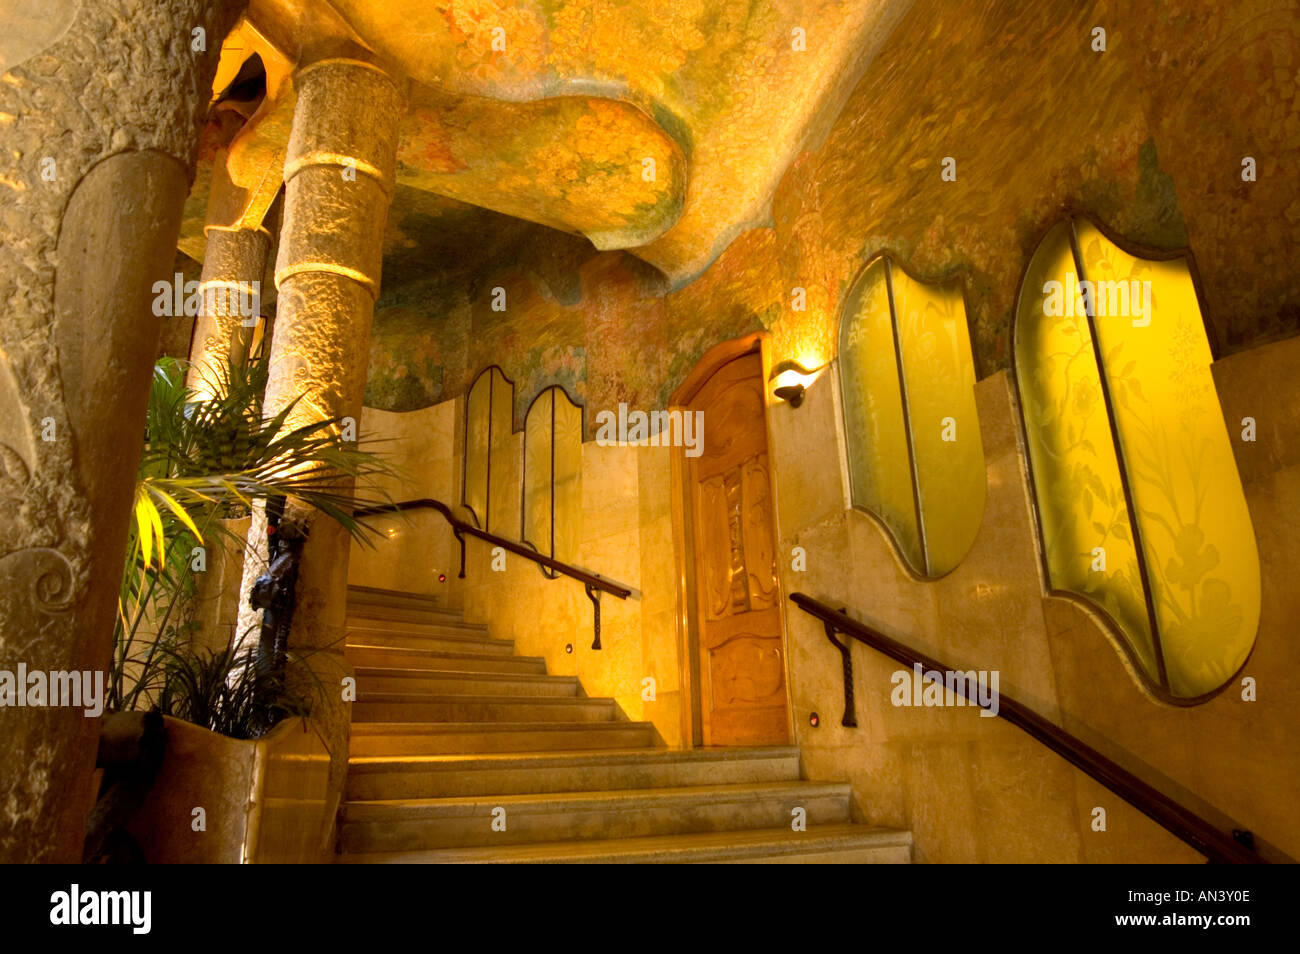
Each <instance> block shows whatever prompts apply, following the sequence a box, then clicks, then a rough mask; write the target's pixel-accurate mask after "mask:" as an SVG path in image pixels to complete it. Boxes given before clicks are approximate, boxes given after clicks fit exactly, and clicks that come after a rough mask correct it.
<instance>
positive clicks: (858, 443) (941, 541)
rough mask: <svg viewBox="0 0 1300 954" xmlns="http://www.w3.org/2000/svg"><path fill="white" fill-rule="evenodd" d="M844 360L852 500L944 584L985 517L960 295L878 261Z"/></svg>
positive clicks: (848, 313) (843, 335)
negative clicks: (942, 580) (878, 520)
mask: <svg viewBox="0 0 1300 954" xmlns="http://www.w3.org/2000/svg"><path fill="white" fill-rule="evenodd" d="M891 293H892V298H891ZM895 325H896V326H897V335H895ZM839 357H840V387H841V390H842V393H843V398H844V431H845V438H846V444H847V447H848V458H849V461H848V463H849V478H850V484H851V491H852V497H853V504H854V506H855V507H859V508H861V509H863V510H866V511H868V512H870V513H872V514H874V515H875V516H876V517H878V518H879V519H880V521H881V522H882V523H883V524H884V525H885V527H886V528H887V529H888V530H889V532H890V534H891V535H892V537H893V539H894V542H895V544H896V546H897V547H898V550H899V553H900V554H901V555H902V557H903V559H904V561H905V562H906V563H907V564H908V566H910V567H911V568H912V569H913V570H914V571H915V572H917V573H918V574H921V575H924V576H932V577H934V576H942V575H943V574H945V573H947V572H949V571H950V570H952V569H953V568H954V567H956V566H957V564H958V563H960V562H961V560H962V558H963V557H964V556H965V555H966V553H967V551H968V550H969V549H970V547H971V544H972V543H973V542H974V540H975V535H976V533H977V532H978V530H979V524H980V520H981V519H982V516H983V513H984V496H985V479H984V470H985V468H984V449H983V442H982V440H981V437H980V430H979V418H978V416H977V413H976V409H975V391H974V385H975V369H974V363H973V359H972V355H971V348H970V333H969V330H968V328H967V324H966V309H965V304H964V302H963V300H962V295H961V291H960V289H959V288H958V287H957V286H955V285H951V286H937V285H929V284H926V283H923V282H918V281H916V280H914V279H912V278H910V277H909V276H908V275H907V274H906V273H904V272H903V271H902V269H898V268H893V267H892V266H891V265H890V263H889V262H888V261H887V260H886V259H884V258H879V259H877V260H876V261H874V262H873V263H871V264H870V265H869V266H868V267H867V268H866V270H865V271H864V272H863V273H862V276H861V278H859V280H858V282H857V284H856V285H855V286H854V288H853V290H852V291H851V292H850V294H849V298H848V302H847V304H846V307H845V311H844V318H843V320H842V323H841V325H840V352H839Z"/></svg>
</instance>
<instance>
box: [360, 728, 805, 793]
mask: <svg viewBox="0 0 1300 954" xmlns="http://www.w3.org/2000/svg"><path fill="white" fill-rule="evenodd" d="M355 708H356V707H355V706H354V707H353V709H354V711H355ZM798 778H799V750H798V748H795V747H793V746H786V747H781V748H736V749H691V750H686V751H680V750H671V749H638V750H630V751H618V750H614V751H602V752H560V753H554V752H535V753H526V754H522V755H456V756H446V755H443V756H380V757H374V758H353V759H352V760H351V762H350V764H349V766H348V781H347V797H348V798H351V799H362V800H380V799H395V798H446V797H450V796H467V795H540V794H546V793H551V792H592V791H601V790H608V789H614V790H618V789H643V788H680V787H683V786H688V785H707V784H717V785H728V784H741V783H755V782H793V781H797V780H798Z"/></svg>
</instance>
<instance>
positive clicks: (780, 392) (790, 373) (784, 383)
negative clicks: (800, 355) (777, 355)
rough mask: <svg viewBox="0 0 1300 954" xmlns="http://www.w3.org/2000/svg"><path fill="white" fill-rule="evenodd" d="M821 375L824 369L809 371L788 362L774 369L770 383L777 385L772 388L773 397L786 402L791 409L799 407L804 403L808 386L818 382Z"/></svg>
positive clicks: (769, 379) (795, 362)
mask: <svg viewBox="0 0 1300 954" xmlns="http://www.w3.org/2000/svg"><path fill="white" fill-rule="evenodd" d="M823 367H825V366H824V365H823ZM821 373H822V368H817V369H816V370H813V371H809V370H808V369H807V368H805V367H804V366H803V365H801V364H800V363H799V362H797V361H788V360H787V361H782V362H781V363H780V364H778V365H777V366H776V367H774V368H773V369H772V373H771V375H770V376H769V377H768V381H769V383H774V384H775V385H776V386H775V387H774V388H772V394H773V396H775V397H777V398H779V399H780V400H782V401H785V402H786V403H787V404H789V405H790V406H791V407H798V406H799V405H800V404H802V403H803V396H804V393H805V392H806V391H807V390H808V386H809V385H810V384H812V383H813V382H814V381H816V380H817V376H818V375H819V374H821Z"/></svg>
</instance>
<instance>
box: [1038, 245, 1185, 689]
mask: <svg viewBox="0 0 1300 954" xmlns="http://www.w3.org/2000/svg"><path fill="white" fill-rule="evenodd" d="M1051 283H1056V287H1055V288H1054V287H1053V286H1052V284H1051ZM1066 289H1074V290H1075V292H1074V294H1071V295H1067V294H1066ZM1077 289H1078V275H1077V274H1076V272H1075V265H1074V256H1073V252H1072V251H1071V248H1070V223H1069V222H1068V221H1067V222H1062V223H1060V224H1059V225H1057V226H1055V227H1054V228H1053V229H1052V230H1051V231H1050V232H1049V233H1048V234H1047V236H1046V237H1045V238H1044V239H1043V241H1042V243H1041V244H1040V245H1039V246H1038V249H1037V251H1035V252H1034V256H1033V258H1032V259H1031V260H1030V263H1029V269H1028V271H1027V273H1026V275H1025V280H1024V284H1023V285H1022V287H1021V290H1020V301H1019V304H1018V306H1017V312H1016V327H1015V345H1014V348H1015V366H1016V380H1017V382H1018V384H1019V388H1020V401H1021V405H1022V410H1023V414H1024V420H1025V432H1026V436H1027V439H1028V448H1029V463H1030V469H1031V471H1032V473H1033V477H1034V491H1035V495H1036V497H1037V502H1038V515H1039V520H1040V524H1041V529H1042V537H1043V545H1044V547H1045V549H1046V554H1045V556H1046V560H1045V563H1046V566H1047V574H1048V581H1049V585H1050V587H1051V589H1053V590H1061V591H1066V592H1070V593H1075V594H1077V595H1079V596H1082V597H1085V598H1087V599H1088V600H1090V601H1091V602H1092V603H1093V604H1094V605H1096V606H1098V607H1099V608H1100V609H1102V610H1103V611H1105V613H1106V614H1107V615H1108V616H1109V617H1110V618H1111V620H1113V621H1114V623H1115V626H1116V628H1117V629H1118V631H1119V635H1120V636H1121V637H1122V638H1123V639H1124V641H1125V643H1126V645H1127V646H1128V648H1129V649H1130V650H1131V653H1132V656H1133V657H1134V659H1135V660H1136V662H1137V664H1138V665H1139V666H1140V667H1141V668H1142V670H1143V672H1144V673H1145V674H1146V675H1147V677H1148V678H1150V679H1151V680H1152V681H1154V682H1156V683H1159V682H1160V676H1159V667H1158V663H1157V660H1156V652H1155V647H1154V646H1153V644H1152V638H1151V627H1150V624H1149V621H1148V614H1147V607H1146V597H1145V595H1144V588H1143V585H1142V579H1141V574H1140V572H1139V569H1138V562H1137V550H1136V548H1135V546H1134V543H1133V540H1134V537H1133V527H1132V523H1131V520H1130V516H1129V512H1128V505H1127V502H1126V501H1125V497H1124V485H1123V483H1122V482H1121V480H1120V471H1119V461H1118V458H1117V456H1116V454H1115V448H1114V443H1113V441H1112V438H1111V431H1110V423H1109V419H1108V416H1107V413H1106V404H1105V401H1104V398H1103V395H1102V390H1101V378H1100V373H1099V371H1098V368H1097V361H1096V357H1095V355H1094V351H1093V343H1092V336H1091V332H1090V330H1089V327H1088V319H1087V315H1086V313H1085V311H1084V308H1083V300H1082V298H1081V296H1080V295H1079V294H1078V292H1077Z"/></svg>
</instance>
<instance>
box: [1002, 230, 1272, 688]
mask: <svg viewBox="0 0 1300 954" xmlns="http://www.w3.org/2000/svg"><path fill="white" fill-rule="evenodd" d="M1074 229H1075V235H1076V236H1077V246H1076V247H1077V249H1078V253H1079V255H1080V257H1081V260H1082V262H1081V264H1082V268H1081V269H1080V268H1079V267H1078V263H1076V261H1075V256H1074V251H1073V249H1072V247H1071V223H1070V222H1063V223H1061V224H1060V225H1058V226H1057V227H1056V228H1054V229H1052V231H1051V232H1049V233H1048V235H1047V236H1046V237H1045V238H1044V240H1043V242H1042V244H1041V245H1040V246H1039V248H1038V250H1037V251H1036V252H1035V254H1034V258H1033V260H1032V261H1031V262H1030V267H1029V270H1028V272H1027V273H1026V277H1025V284H1024V286H1023V288H1022V289H1021V298H1020V304H1019V307H1018V313H1017V318H1016V331H1015V362H1016V377H1017V381H1018V383H1019V387H1020V393H1021V402H1022V405H1023V408H1024V414H1025V429H1026V435H1027V438H1028V447H1029V457H1030V464H1031V470H1032V473H1033V477H1034V484H1035V493H1036V497H1037V501H1038V511H1039V519H1040V521H1041V526H1042V535H1043V543H1044V546H1045V547H1046V554H1045V557H1046V561H1045V562H1046V566H1047V572H1048V577H1049V582H1050V585H1051V586H1052V588H1053V589H1056V590H1064V591H1068V592H1072V593H1075V594H1077V595H1079V596H1082V597H1084V598H1086V599H1088V600H1089V601H1090V602H1092V603H1093V604H1094V605H1096V606H1097V607H1099V608H1100V609H1102V610H1103V611H1104V612H1105V613H1106V615H1107V616H1108V617H1109V618H1110V619H1111V620H1112V621H1113V623H1114V624H1115V627H1116V629H1117V630H1118V634H1119V635H1120V637H1121V638H1122V639H1123V640H1124V642H1125V644H1126V646H1127V647H1128V649H1129V650H1130V655H1131V656H1132V658H1133V659H1134V661H1135V662H1136V663H1137V665H1138V667H1139V669H1140V670H1141V672H1142V673H1143V674H1144V675H1145V676H1146V677H1147V679H1149V680H1150V681H1151V683H1152V684H1154V685H1156V686H1157V687H1159V688H1160V689H1161V690H1162V691H1165V692H1167V693H1169V694H1170V695H1171V696H1173V697H1175V698H1183V699H1192V698H1196V697H1198V696H1201V695H1204V694H1206V693H1208V692H1212V691H1214V690H1215V689H1217V688H1219V687H1221V686H1222V685H1223V684H1224V683H1225V681H1227V680H1228V679H1229V678H1231V676H1232V675H1233V674H1234V673H1235V672H1236V671H1237V669H1238V668H1240V666H1241V665H1242V663H1243V662H1244V661H1245V659H1246V656H1247V655H1248V654H1249V652H1250V648H1251V646H1252V645H1253V643H1254V638H1255V630H1256V628H1257V626H1258V621H1259V586H1260V584H1259V557H1258V553H1257V551H1256V548H1255V540H1254V533H1253V530H1252V528H1251V524H1250V514H1249V511H1248V510H1247V507H1246V502H1245V496H1244V494H1243V491H1242V488H1241V481H1240V478H1239V477H1238V475H1237V470H1236V464H1235V460H1234V458H1233V454H1232V447H1231V444H1230V442H1229V438H1228V434H1227V430H1226V427H1225V425H1224V421H1223V415H1222V411H1221V409H1220V407H1219V404H1218V400H1217V396H1216V393H1215V390H1214V382H1213V379H1212V377H1211V375H1210V362H1211V355H1210V350H1209V345H1208V342H1207V340H1206V336H1205V326H1204V323H1203V320H1202V318H1201V312H1200V307H1199V304H1198V302H1197V297H1196V290H1195V287H1194V285H1193V283H1192V280H1191V275H1190V272H1189V270H1188V268H1187V264H1186V262H1185V261H1183V260H1181V259H1175V260H1171V261H1165V262H1158V261H1145V260H1142V259H1138V258H1135V257H1133V256H1131V255H1128V254H1127V253H1126V252H1124V251H1123V250H1122V249H1120V248H1118V247H1117V246H1116V245H1114V244H1113V243H1112V242H1110V241H1109V240H1108V239H1106V237H1105V236H1104V235H1102V234H1101V232H1100V231H1099V230H1098V229H1097V228H1096V227H1094V226H1093V225H1091V224H1090V223H1087V222H1078V223H1076V224H1075V225H1074ZM1080 272H1081V274H1080ZM1083 282H1087V283H1088V284H1087V285H1082V284H1081V283H1083ZM1052 283H1058V284H1057V285H1056V286H1053V285H1052ZM1102 283H1105V284H1102ZM1119 283H1123V284H1122V285H1121V284H1119ZM1081 288H1082V289H1084V292H1083V293H1082V294H1081V293H1080V289H1081ZM1060 290H1064V296H1063V297H1057V298H1053V295H1055V294H1056V293H1057V292H1058V291H1060ZM1089 310H1091V312H1092V316H1091V319H1090V318H1089ZM1094 332H1095V335H1096V342H1095V343H1094V340H1093V335H1094ZM1098 354H1100V355H1101V356H1102V361H1103V362H1104V366H1105V367H1104V374H1105V378H1104V382H1103V378H1102V370H1101V368H1100V367H1099V365H1098V357H1097V356H1098ZM1103 383H1104V387H1103ZM1112 420H1113V425H1112ZM1112 428H1113V430H1112ZM1114 434H1117V435H1118V441H1119V446H1118V448H1117V447H1116V444H1115V439H1114V436H1113V435H1114ZM1130 497H1131V500H1132V504H1131V506H1130V503H1129V499H1128V498H1130ZM1135 514H1136V517H1135ZM1136 541H1140V544H1141V556H1142V557H1143V558H1144V559H1143V560H1141V561H1139V558H1138V557H1139V550H1138V547H1137V545H1136ZM1148 599H1150V607H1151V608H1150V609H1148ZM1153 614H1154V618H1155V623H1156V632H1155V633H1154V634H1153V633H1152V626H1151V618H1152V615H1153Z"/></svg>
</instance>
